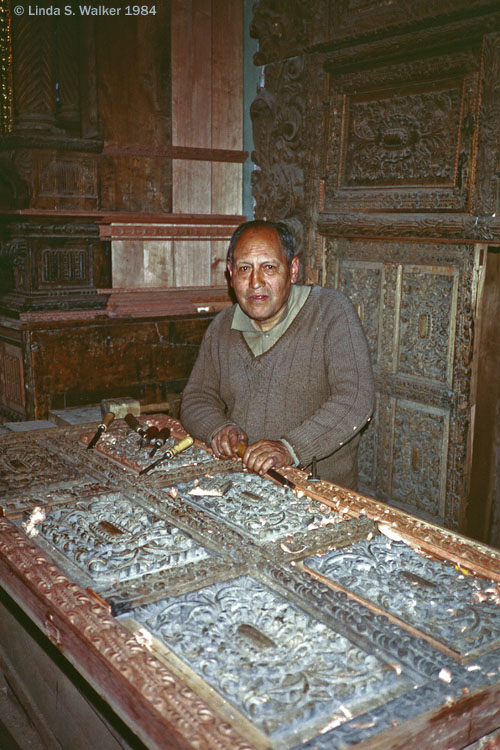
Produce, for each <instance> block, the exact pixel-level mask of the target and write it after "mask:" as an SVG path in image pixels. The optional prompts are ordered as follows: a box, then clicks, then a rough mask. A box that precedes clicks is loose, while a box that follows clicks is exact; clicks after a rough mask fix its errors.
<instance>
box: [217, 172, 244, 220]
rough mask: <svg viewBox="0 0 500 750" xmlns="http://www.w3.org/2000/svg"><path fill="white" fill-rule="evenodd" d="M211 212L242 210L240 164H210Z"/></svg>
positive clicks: (235, 211) (241, 173) (238, 211)
mask: <svg viewBox="0 0 500 750" xmlns="http://www.w3.org/2000/svg"><path fill="white" fill-rule="evenodd" d="M211 198H212V203H211V210H212V213H241V212H242V211H243V168H242V166H241V165H240V164H221V163H213V164H212V190H211Z"/></svg>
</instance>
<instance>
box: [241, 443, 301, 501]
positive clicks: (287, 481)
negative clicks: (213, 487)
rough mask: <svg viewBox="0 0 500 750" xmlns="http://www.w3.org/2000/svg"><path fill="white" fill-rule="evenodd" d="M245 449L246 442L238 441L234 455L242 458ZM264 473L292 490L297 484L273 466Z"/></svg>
mask: <svg viewBox="0 0 500 750" xmlns="http://www.w3.org/2000/svg"><path fill="white" fill-rule="evenodd" d="M246 449H247V445H246V443H243V442H241V441H240V442H239V443H238V448H237V449H236V455H237V456H239V457H240V458H243V456H244V455H245V451H246ZM266 475H267V476H268V477H272V478H273V479H275V480H276V481H277V482H279V483H280V484H283V485H284V486H285V487H290V489H292V490H293V489H295V487H296V486H297V485H296V484H294V482H291V481H290V479H287V478H286V477H285V476H283V474H280V472H279V471H276V469H273V468H271V469H268V470H267V471H266Z"/></svg>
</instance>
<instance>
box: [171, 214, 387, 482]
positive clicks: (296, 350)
mask: <svg viewBox="0 0 500 750" xmlns="http://www.w3.org/2000/svg"><path fill="white" fill-rule="evenodd" d="M227 270H228V273H229V277H230V279H231V286H232V287H233V290H234V293H235V295H236V299H237V301H238V304H237V305H233V307H231V308H228V309H226V310H223V311H222V312H221V313H220V314H219V315H218V316H217V317H216V318H215V320H214V321H213V322H212V323H211V325H210V326H209V328H208V329H207V332H206V334H205V337H204V339H203V342H202V344H201V347H200V352H199V355H198V359H197V361H196V363H195V366H194V368H193V371H192V373H191V376H190V378H189V382H188V384H187V386H186V388H185V390H184V395H183V399H182V409H181V421H182V423H183V425H184V427H185V428H186V430H187V431H188V432H189V433H191V434H192V435H194V436H195V437H197V438H199V439H201V440H203V441H204V442H206V443H209V444H210V445H211V447H212V449H213V451H214V453H215V454H216V455H217V456H219V457H222V456H234V455H236V451H237V448H238V445H239V443H240V442H244V443H246V444H248V447H247V449H246V451H245V454H244V456H243V463H244V465H245V466H246V467H247V468H248V469H249V470H250V471H254V472H257V473H258V474H261V475H263V474H265V473H266V471H267V470H268V469H270V468H271V467H275V468H277V469H279V468H280V467H283V466H292V465H295V466H302V467H307V466H309V465H310V464H311V462H312V459H313V457H315V458H316V460H317V469H318V474H319V476H320V477H321V478H322V479H327V480H329V481H332V482H335V483H337V484H340V485H342V486H344V487H349V488H353V489H354V488H356V483H357V451H358V443H359V437H360V431H361V429H362V428H363V426H364V425H365V424H366V423H367V422H368V421H369V419H370V417H371V413H372V409H373V397H374V396H373V376H372V370H371V364H370V355H369V352H368V346H367V342H366V338H365V335H364V333H363V330H362V327H361V323H360V321H359V318H358V316H357V314H356V312H355V310H354V307H353V305H352V304H351V302H350V301H349V300H348V299H347V297H345V296H344V295H343V294H342V293H341V292H338V291H336V290H333V289H325V288H322V287H319V286H299V285H297V284H296V282H297V277H298V272H299V259H298V257H297V256H296V254H295V251H294V242H293V237H292V235H291V233H290V231H289V229H288V228H287V227H286V225H285V224H282V223H272V222H265V221H251V222H248V223H246V224H242V225H241V226H240V227H238V229H237V230H236V231H235V233H234V234H233V237H232V239H231V242H230V245H229V251H228V257H227Z"/></svg>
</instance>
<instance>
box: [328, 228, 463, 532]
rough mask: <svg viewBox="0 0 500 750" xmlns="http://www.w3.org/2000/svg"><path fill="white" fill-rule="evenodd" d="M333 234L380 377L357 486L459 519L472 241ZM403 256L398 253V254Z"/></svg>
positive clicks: (336, 265) (336, 277) (335, 255)
mask: <svg viewBox="0 0 500 750" xmlns="http://www.w3.org/2000/svg"><path fill="white" fill-rule="evenodd" d="M404 255H405V248H404V246H402V245H401V244H400V243H394V244H393V245H392V246H389V247H388V246H387V245H386V244H384V243H379V242H355V241H353V242H348V241H342V242H338V241H337V242H332V243H331V245H330V247H329V252H328V257H329V268H328V276H327V283H328V285H331V286H335V287H338V288H340V289H341V290H342V291H344V292H345V293H346V294H347V295H348V296H349V297H350V298H351V300H352V301H353V302H354V304H355V305H356V307H357V309H358V312H359V315H360V317H361V320H362V322H363V326H364V328H365V331H366V334H367V337H368V341H369V345H370V351H371V355H372V361H373V365H374V371H375V377H376V382H377V402H376V403H377V406H376V412H375V417H374V419H373V421H372V424H371V426H370V427H369V429H368V430H367V432H366V434H365V435H364V436H363V440H362V443H361V449H360V491H362V492H363V493H365V494H368V495H372V496H375V497H377V498H379V499H383V500H388V501H390V502H392V503H395V504H397V505H401V506H402V507H404V508H407V509H411V511H413V512H418V513H420V514H423V515H425V516H426V517H430V518H433V519H435V520H437V521H445V522H446V524H449V525H450V526H457V525H458V524H459V523H460V521H461V517H460V514H461V498H462V497H463V477H464V473H465V471H466V444H467V434H468V429H469V426H470V424H469V422H470V411H469V401H468V393H469V390H470V369H469V367H468V365H467V363H468V358H469V350H470V345H471V341H470V337H471V331H472V323H473V320H472V317H471V316H472V309H473V308H472V304H471V302H472V297H473V294H474V290H475V283H476V278H477V274H476V273H475V271H476V270H477V269H476V266H475V260H474V258H475V255H474V251H473V248H468V247H466V246H464V247H463V248H462V249H461V252H459V253H457V252H456V248H455V249H454V250H453V251H451V250H450V249H449V248H447V247H446V246H444V245H426V244H423V243H412V244H410V245H409V246H408V248H407V249H406V255H407V259H406V260H405V259H404ZM398 258H399V260H398Z"/></svg>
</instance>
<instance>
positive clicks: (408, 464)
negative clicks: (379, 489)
mask: <svg viewBox="0 0 500 750" xmlns="http://www.w3.org/2000/svg"><path fill="white" fill-rule="evenodd" d="M392 431H393V435H394V440H393V453H392V460H391V467H392V483H391V497H392V499H393V500H394V501H396V502H400V503H402V504H403V505H404V506H406V507H411V508H413V509H415V510H417V511H420V512H423V513H425V514H427V515H430V516H433V517H441V518H442V517H443V516H444V512H445V493H446V463H447V455H448V434H449V413H448V412H447V411H446V410H444V409H433V408H432V407H429V406H426V405H425V404H419V403H415V402H410V401H403V400H401V401H398V402H397V403H396V404H395V409H394V421H393V430H392Z"/></svg>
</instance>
